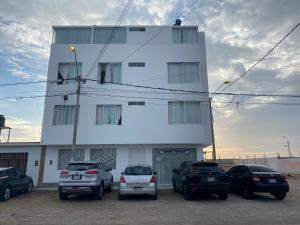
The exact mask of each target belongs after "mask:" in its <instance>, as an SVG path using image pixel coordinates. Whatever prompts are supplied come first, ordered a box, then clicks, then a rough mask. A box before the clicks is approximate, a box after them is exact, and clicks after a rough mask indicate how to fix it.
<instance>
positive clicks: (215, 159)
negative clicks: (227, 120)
mask: <svg viewBox="0 0 300 225" xmlns="http://www.w3.org/2000/svg"><path fill="white" fill-rule="evenodd" d="M228 84H231V81H225V82H223V83H222V84H221V85H220V86H219V87H218V88H217V89H216V90H215V91H214V92H213V93H212V94H211V97H210V98H209V99H208V100H209V111H210V129H211V138H212V147H213V152H212V158H213V160H214V161H215V162H216V161H217V153H216V145H215V132H214V118H213V114H212V105H211V101H212V98H213V96H214V94H216V92H217V91H218V90H219V89H220V88H221V87H223V85H228Z"/></svg>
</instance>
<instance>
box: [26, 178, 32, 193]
mask: <svg viewBox="0 0 300 225" xmlns="http://www.w3.org/2000/svg"><path fill="white" fill-rule="evenodd" d="M32 189H33V183H32V182H31V181H30V182H29V184H28V187H27V190H26V192H27V193H30V192H32Z"/></svg>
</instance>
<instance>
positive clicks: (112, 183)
mask: <svg viewBox="0 0 300 225" xmlns="http://www.w3.org/2000/svg"><path fill="white" fill-rule="evenodd" d="M113 187H114V182H113V179H111V181H110V185H109V187H108V192H112V191H113Z"/></svg>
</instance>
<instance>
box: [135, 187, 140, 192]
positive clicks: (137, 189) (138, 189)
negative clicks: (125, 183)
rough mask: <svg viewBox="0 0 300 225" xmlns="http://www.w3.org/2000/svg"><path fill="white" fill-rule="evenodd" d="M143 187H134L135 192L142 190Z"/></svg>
mask: <svg viewBox="0 0 300 225" xmlns="http://www.w3.org/2000/svg"><path fill="white" fill-rule="evenodd" d="M141 191H142V188H141V187H134V188H133V192H141Z"/></svg>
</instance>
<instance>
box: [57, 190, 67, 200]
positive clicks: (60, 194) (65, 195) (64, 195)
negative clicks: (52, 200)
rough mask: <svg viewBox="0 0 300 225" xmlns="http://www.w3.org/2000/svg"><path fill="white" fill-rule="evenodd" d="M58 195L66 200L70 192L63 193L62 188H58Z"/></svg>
mask: <svg viewBox="0 0 300 225" xmlns="http://www.w3.org/2000/svg"><path fill="white" fill-rule="evenodd" d="M58 197H59V199H60V200H62V201H63V200H66V199H67V198H68V194H66V193H62V191H61V190H58Z"/></svg>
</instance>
